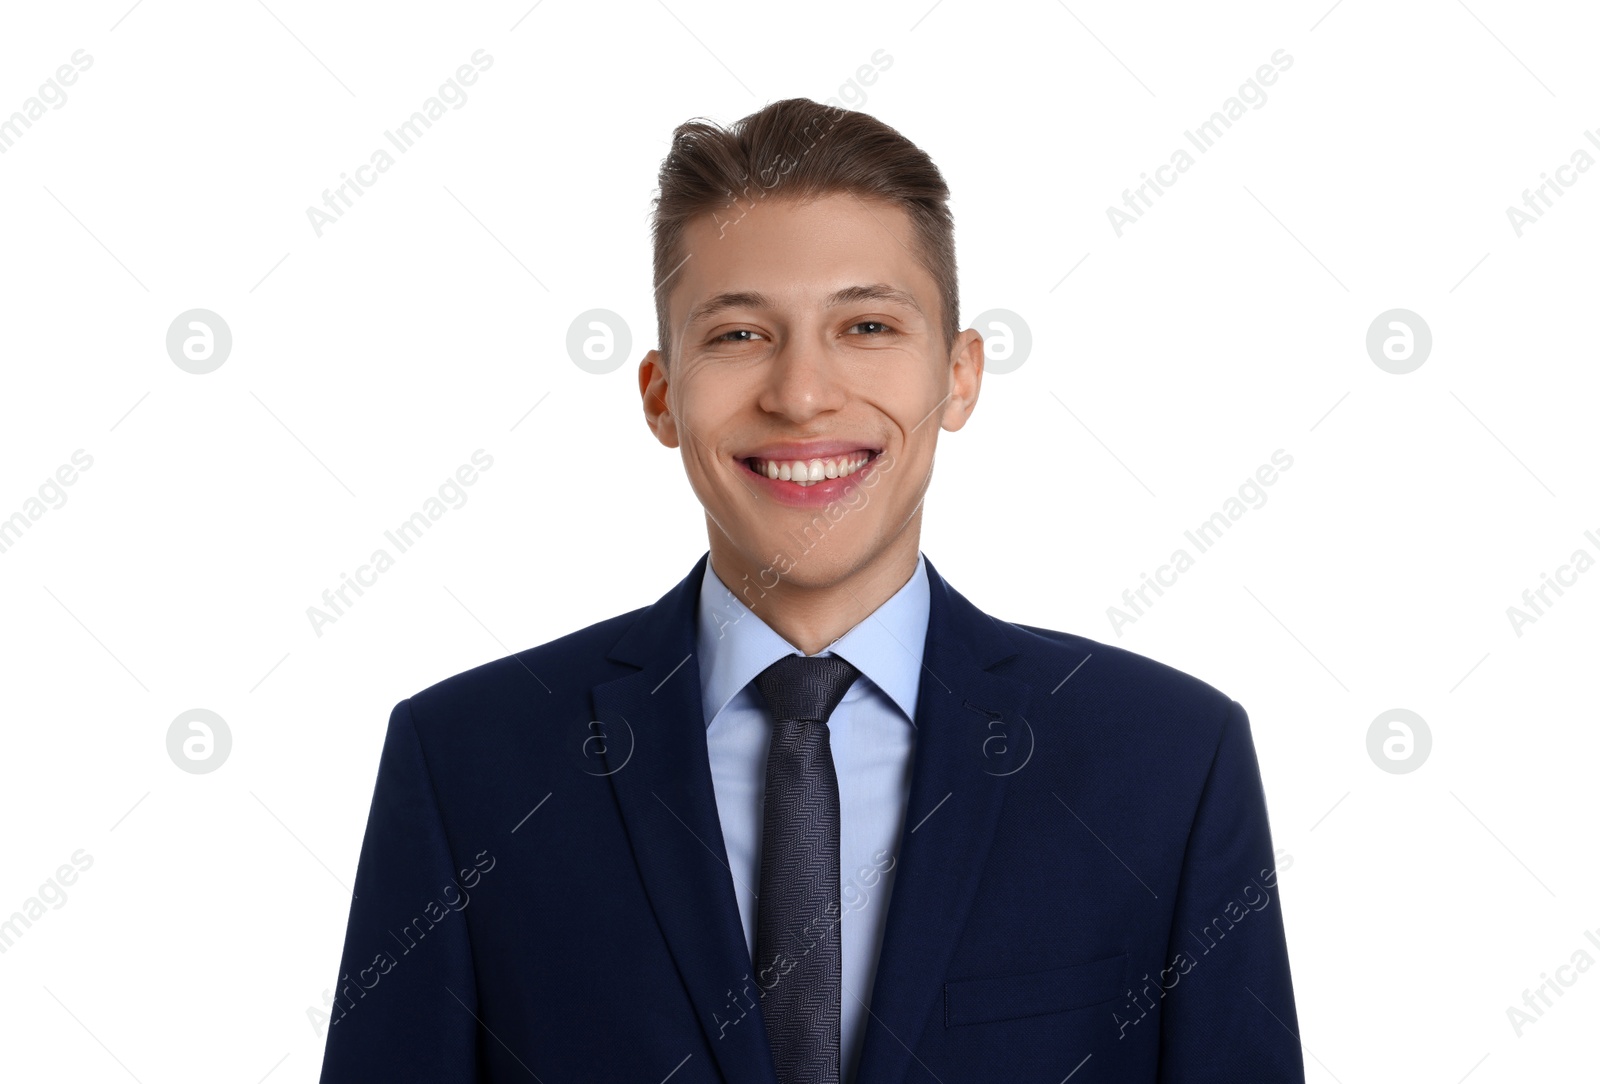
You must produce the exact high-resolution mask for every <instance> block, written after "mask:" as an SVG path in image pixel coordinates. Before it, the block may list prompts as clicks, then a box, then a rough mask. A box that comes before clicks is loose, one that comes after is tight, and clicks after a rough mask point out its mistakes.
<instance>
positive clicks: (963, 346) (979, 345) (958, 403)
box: [939, 327, 983, 433]
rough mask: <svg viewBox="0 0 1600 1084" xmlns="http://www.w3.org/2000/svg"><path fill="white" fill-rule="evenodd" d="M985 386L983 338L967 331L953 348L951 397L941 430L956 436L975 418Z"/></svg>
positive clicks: (941, 419) (951, 352)
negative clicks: (956, 432)
mask: <svg viewBox="0 0 1600 1084" xmlns="http://www.w3.org/2000/svg"><path fill="white" fill-rule="evenodd" d="M982 384H983V336H982V335H980V334H978V332H977V331H975V330H973V329H972V328H970V327H969V328H967V330H965V331H963V332H962V333H961V334H959V335H957V336H956V341H955V343H954V344H953V345H952V346H951V347H950V398H949V400H948V401H946V403H945V405H944V415H943V416H942V417H941V418H940V419H939V426H940V428H942V429H945V430H948V431H949V432H952V433H954V432H955V431H956V430H957V429H960V428H961V427H962V426H963V425H966V424H967V419H968V418H969V417H971V416H972V409H973V407H975V406H977V405H978V388H979V387H980V386H981V385H982Z"/></svg>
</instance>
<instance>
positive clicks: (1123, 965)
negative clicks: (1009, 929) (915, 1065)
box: [944, 952, 1128, 1028]
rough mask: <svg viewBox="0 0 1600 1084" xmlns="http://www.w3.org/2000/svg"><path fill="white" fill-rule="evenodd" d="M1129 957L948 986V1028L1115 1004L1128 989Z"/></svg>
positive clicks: (946, 1000)
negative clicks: (1110, 1002) (1108, 1002)
mask: <svg viewBox="0 0 1600 1084" xmlns="http://www.w3.org/2000/svg"><path fill="white" fill-rule="evenodd" d="M1127 967H1128V954H1127V953H1125V952H1124V953H1120V954H1118V955H1116V956H1106V957H1103V958H1101V959H1098V960H1088V961H1086V962H1084V963H1078V964H1069V965H1068V966H1066V967H1054V968H1051V969H1049V970H1047V971H1026V972H1023V973H1021V974H1015V975H993V976H988V977H985V978H974V979H956V980H952V981H949V982H946V983H945V984H944V1026H945V1027H947V1028H952V1027H959V1026H960V1025H962V1024H984V1023H989V1022H991V1021H994V1020H1014V1019H1017V1018H1019V1017H1024V1016H1040V1015H1043V1014H1045V1013H1055V1012H1067V1011H1069V1010H1072V1009H1082V1008H1087V1007H1088V1006H1090V1005H1100V1004H1103V1003H1105V1002H1107V1001H1114V1000H1115V999H1117V998H1119V997H1121V996H1123V994H1124V992H1125V991H1126V989H1127V975H1126V974H1125V972H1126V971H1127Z"/></svg>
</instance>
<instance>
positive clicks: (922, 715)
mask: <svg viewBox="0 0 1600 1084" xmlns="http://www.w3.org/2000/svg"><path fill="white" fill-rule="evenodd" d="M923 559H924V563H925V565H926V567H927V572H928V582H929V587H930V592H929V608H928V636H927V640H926V642H925V644H924V647H923V659H922V663H923V667H922V681H921V685H920V691H919V692H918V694H917V719H916V722H917V733H916V739H915V745H914V747H913V751H912V769H911V793H910V797H909V800H908V801H907V804H906V816H905V825H904V827H903V828H902V830H901V833H900V847H899V850H898V851H897V855H896V863H895V874H894V880H893V882H892V885H891V888H890V895H889V914H888V916H887V918H886V919H885V925H884V934H883V946H882V949H881V951H880V953H879V957H878V963H877V971H876V977H875V979H874V983H873V992H872V999H871V1005H870V1009H871V1015H870V1017H869V1019H868V1023H867V1035H866V1040H865V1042H864V1043H863V1045H862V1050H861V1060H860V1063H859V1065H858V1068H857V1073H856V1079H857V1080H859V1081H871V1082H872V1084H901V1082H902V1081H903V1080H904V1079H905V1077H906V1073H907V1070H908V1069H909V1068H910V1065H911V1061H912V1053H911V1050H912V1048H913V1047H914V1046H916V1043H917V1039H918V1037H919V1036H920V1034H921V1032H922V1029H923V1027H924V1025H925V1023H926V1021H927V1020H928V1019H929V1016H930V1014H931V1013H932V1012H933V1011H934V1007H935V1004H936V1001H937V998H938V996H939V992H940V989H941V987H942V985H943V982H944V976H945V973H946V969H947V968H948V967H949V964H950V959H951V957H952V956H953V955H954V952H955V945H956V940H957V939H958V938H959V936H960V934H961V930H962V927H963V926H964V925H965V922H966V916H967V912H968V910H970V908H971V906H972V901H973V898H974V896H975V895H976V893H977V887H978V879H979V877H980V875H981V874H982V872H983V868H984V864H985V860H986V858H987V856H988V853H989V848H990V844H991V843H992V841H993V839H994V832H995V826H996V825H997V824H998V823H999V818H1000V807H1001V804H1002V802H1003V800H1004V798H1005V787H1006V781H1007V779H1008V778H1009V772H1008V769H1009V768H1013V767H1014V766H1015V763H1016V762H1015V761H1010V760H1008V761H1007V762H1005V763H1004V764H1002V763H1000V762H999V761H997V760H996V759H994V758H992V757H991V756H990V753H991V752H992V751H993V748H994V746H993V745H992V739H994V738H995V736H996V733H997V731H996V728H995V726H994V725H993V724H996V723H1003V724H1006V725H1007V726H1008V727H1013V729H1011V731H1010V733H1011V735H1012V736H1013V737H1015V738H1017V740H1018V742H1019V743H1021V742H1022V741H1023V740H1024V739H1023V738H1022V736H1021V735H1022V734H1023V733H1025V729H1023V730H1018V729H1014V726H1015V724H1017V723H1020V722H1022V721H1023V720H1022V715H1023V712H1024V711H1025V710H1026V708H1027V704H1028V696H1029V692H1030V686H1029V685H1028V684H1027V683H1026V682H1022V681H1017V680H1013V679H1011V678H1006V677H1002V676H1001V675H999V674H995V673H991V672H990V670H989V668H990V667H992V666H994V665H995V664H996V663H998V662H1000V661H1001V660H1003V659H1005V658H1008V657H1010V656H1012V655H1014V654H1016V650H1017V649H1016V648H1015V646H1013V645H1012V644H1011V643H1010V641H1009V639H1008V638H1007V636H1006V634H1005V633H1004V631H1003V630H1002V629H1001V628H1000V626H999V625H998V624H997V623H996V622H995V621H994V620H993V619H992V618H990V617H989V616H988V615H987V614H985V613H983V612H982V611H980V610H979V609H978V608H977V607H975V606H973V605H972V603H970V602H968V601H967V600H966V599H965V598H963V597H962V596H961V595H960V594H958V593H957V592H956V591H955V590H954V589H953V588H951V587H950V586H949V585H948V584H947V583H945V581H944V579H943V578H942V577H940V576H939V575H938V573H937V572H935V571H934V568H933V564H932V562H930V561H927V555H926V554H924V555H923ZM846 996H849V995H848V993H847V994H846Z"/></svg>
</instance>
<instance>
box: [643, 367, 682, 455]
mask: <svg viewBox="0 0 1600 1084" xmlns="http://www.w3.org/2000/svg"><path fill="white" fill-rule="evenodd" d="M667 386H668V381H667V367H666V366H665V365H664V364H663V363H662V360H661V351H660V350H652V351H650V352H649V353H648V354H646V355H645V356H644V360H643V361H641V362H639V396H640V398H642V399H643V400H644V420H645V424H646V425H648V426H649V427H650V432H652V433H654V434H655V435H656V439H657V440H659V441H660V442H661V443H662V444H663V445H665V446H666V447H668V448H676V447H677V446H678V423H677V422H676V421H674V420H673V417H672V408H671V407H669V406H668V405H667Z"/></svg>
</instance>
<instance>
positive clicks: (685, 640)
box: [594, 553, 778, 1084]
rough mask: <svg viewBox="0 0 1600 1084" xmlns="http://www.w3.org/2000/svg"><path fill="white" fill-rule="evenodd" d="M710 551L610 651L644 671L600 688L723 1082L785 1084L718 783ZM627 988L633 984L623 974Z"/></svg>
mask: <svg viewBox="0 0 1600 1084" xmlns="http://www.w3.org/2000/svg"><path fill="white" fill-rule="evenodd" d="M708 560H709V553H707V554H704V555H702V556H701V558H700V560H699V562H698V563H697V564H696V565H695V566H694V569H693V570H692V571H691V572H690V573H689V574H688V575H687V576H685V577H684V578H683V580H682V581H680V582H679V583H678V585H677V586H676V587H674V588H673V589H672V590H670V591H668V592H667V593H666V594H665V595H663V596H662V597H661V599H660V600H659V601H658V602H656V604H655V605H654V606H651V607H649V608H648V609H647V610H646V611H645V612H644V613H643V614H641V615H640V617H639V618H638V620H636V621H635V622H634V623H633V625H632V626H631V627H630V628H629V629H628V631H627V632H626V633H624V634H623V636H622V638H621V639H620V640H618V641H617V643H616V645H615V646H614V647H613V648H612V650H611V653H610V655H609V657H610V658H612V659H614V660H617V661H619V662H624V663H630V664H632V665H635V666H641V667H642V669H641V670H639V671H638V672H637V673H634V674H629V675H627V676H625V677H621V678H617V679H615V680H612V681H608V682H604V683H602V684H600V685H596V686H595V687H594V708H595V716H594V717H595V719H596V720H597V721H599V722H600V723H602V724H603V725H604V727H605V735H606V741H605V754H604V755H605V757H606V762H607V770H608V771H609V772H610V775H609V778H610V780H611V786H612V789H613V791H614V792H615V794H616V797H617V803H618V806H619V808H620V809H621V812H622V818H623V822H624V825H625V828H626V830H627V833H628V839H629V842H630V843H631V845H632V848H633V856H634V861H635V863H636V864H637V865H638V867H639V876H640V878H641V879H642V880H643V881H644V887H645V891H646V893H647V894H648V896H649V897H650V904H651V907H652V908H653V910H654V912H655V916H656V920H657V922H659V923H660V926H661V931H662V934H663V936H664V937H665V938H666V941H667V947H668V950H669V951H670V952H671V954H672V958H673V960H674V961H676V963H677V965H678V971H679V974H680V975H681V976H682V978H683V981H684V985H685V987H686V988H687V990H688V993H689V997H690V1000H691V1002H692V1003H693V1004H694V1008H695V1013H696V1015H697V1016H698V1017H699V1020H700V1026H701V1029H702V1030H703V1031H704V1032H705V1035H706V1040H707V1042H708V1043H709V1044H710V1046H711V1050H712V1053H713V1055H714V1056H715V1057H716V1061H717V1065H718V1067H719V1069H720V1070H721V1072H722V1076H723V1077H724V1078H725V1079H727V1080H732V1081H741V1082H743V1081H756V1082H765V1084H777V1079H778V1078H777V1071H776V1069H775V1068H774V1065H773V1061H772V1053H771V1049H770V1048H769V1046H768V1045H767V1033H766V1025H765V1024H764V1023H763V1022H762V1018H761V1013H760V1006H759V1002H758V1003H757V1004H756V1005H751V1004H750V1000H751V999H748V998H746V997H744V996H743V991H744V988H745V987H746V985H747V984H748V985H750V986H751V988H752V990H753V988H754V987H753V981H752V980H751V979H750V977H749V976H750V970H751V961H750V952H749V949H748V947H747V946H746V944H745V937H744V927H743V926H742V925H741V923H740V919H739V905H738V900H737V899H736V898H735V896H734V893H733V878H732V874H731V873H730V872H729V869H728V862H727V851H726V848H725V845H724V843H723V839H722V822H721V819H720V818H719V816H718V814H717V802H716V792H715V790H714V789H713V786H712V781H711V758H710V754H709V752H708V750H707V745H706V726H705V716H704V711H703V708H702V707H701V701H700V670H699V663H698V662H697V661H696V660H695V658H694V651H695V620H696V618H695V610H696V606H697V604H698V599H699V590H700V580H701V577H702V575H703V574H704V572H705V568H706V564H707V562H708ZM618 981H619V982H627V981H628V978H627V976H625V975H620V976H618Z"/></svg>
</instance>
